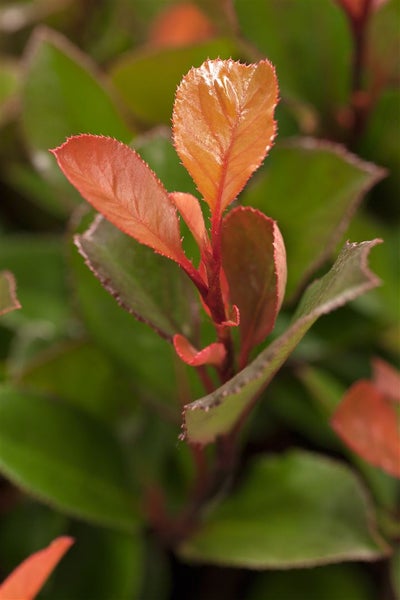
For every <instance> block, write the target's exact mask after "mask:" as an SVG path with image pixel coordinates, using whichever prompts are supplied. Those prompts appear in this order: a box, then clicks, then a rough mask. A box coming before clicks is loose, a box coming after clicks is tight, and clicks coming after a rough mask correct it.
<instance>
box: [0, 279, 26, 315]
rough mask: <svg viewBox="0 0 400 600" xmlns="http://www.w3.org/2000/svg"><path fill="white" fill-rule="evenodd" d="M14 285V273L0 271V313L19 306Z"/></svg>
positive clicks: (2, 313)
mask: <svg viewBox="0 0 400 600" xmlns="http://www.w3.org/2000/svg"><path fill="white" fill-rule="evenodd" d="M16 287H17V286H16V283H15V278H14V275H13V274H12V273H10V272H9V271H0V315H4V314H5V313H8V312H10V311H12V310H16V309H18V308H21V305H20V303H19V301H18V298H17V290H16Z"/></svg>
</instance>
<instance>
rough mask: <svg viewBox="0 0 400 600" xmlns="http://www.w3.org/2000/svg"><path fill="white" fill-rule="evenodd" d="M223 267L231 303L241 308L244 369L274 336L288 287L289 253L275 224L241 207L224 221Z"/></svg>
mask: <svg viewBox="0 0 400 600" xmlns="http://www.w3.org/2000/svg"><path fill="white" fill-rule="evenodd" d="M222 264H223V267H224V271H225V274H226V277H227V279H228V283H229V291H230V299H231V301H232V303H233V304H236V306H237V307H238V308H239V312H240V335H241V356H240V362H241V366H244V365H245V364H246V362H247V357H248V355H249V352H250V350H251V349H252V348H253V347H254V346H255V345H257V344H259V343H260V342H262V341H263V340H264V338H265V337H266V336H267V335H268V334H269V333H270V332H271V330H272V329H273V327H274V324H275V319H276V316H277V313H278V311H279V309H280V306H281V304H282V300H283V296H284V293H285V285H286V252H285V246H284V243H283V238H282V236H281V233H280V231H279V228H278V225H277V224H276V222H275V221H273V220H272V219H270V218H269V217H266V216H265V215H264V214H263V213H261V212H260V211H258V210H255V209H253V208H245V207H241V206H240V207H238V208H236V209H234V210H232V211H231V212H229V213H228V215H227V216H226V217H225V219H224V220H223V225H222Z"/></svg>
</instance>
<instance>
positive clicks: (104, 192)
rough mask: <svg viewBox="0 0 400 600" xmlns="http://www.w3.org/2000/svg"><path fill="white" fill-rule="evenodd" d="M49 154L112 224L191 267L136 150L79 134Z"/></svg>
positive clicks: (168, 208) (171, 210) (171, 212)
mask: <svg viewBox="0 0 400 600" xmlns="http://www.w3.org/2000/svg"><path fill="white" fill-rule="evenodd" d="M52 152H53V154H54V155H55V157H56V159H57V162H58V164H59V166H60V168H61V170H62V171H63V173H64V175H65V176H66V177H67V179H69V181H70V182H71V183H72V185H74V186H75V187H76V188H77V190H78V191H79V192H80V193H81V194H82V196H83V197H84V198H85V199H86V200H87V201H88V202H89V203H90V204H91V205H92V206H93V207H94V208H95V209H96V210H98V211H99V212H100V213H102V215H104V217H105V218H106V219H108V220H109V221H110V222H111V223H113V225H115V226H116V227H118V229H120V230H121V231H123V232H124V233H126V234H128V235H130V236H131V237H133V238H135V239H136V240H137V241H138V242H140V243H142V244H145V245H146V246H150V248H153V250H155V251H156V252H158V253H160V254H163V255H164V256H167V257H168V258H171V259H172V260H175V261H176V262H178V263H180V264H182V265H183V264H184V263H187V262H189V261H188V259H187V258H186V257H185V255H184V253H183V249H182V245H181V239H180V232H179V221H178V216H177V214H176V210H175V207H174V206H173V204H172V202H171V200H170V199H169V197H168V193H167V191H166V190H165V189H164V187H163V185H162V184H161V182H160V181H159V180H158V179H157V177H156V175H155V174H154V173H153V171H152V170H151V169H150V167H149V166H148V165H147V164H146V163H145V162H144V161H143V160H142V159H141V158H140V156H139V155H138V154H137V153H136V152H134V150H131V148H129V147H128V146H125V144H122V143H120V142H118V141H116V140H114V139H112V138H108V137H102V136H96V135H79V136H76V137H71V138H69V139H68V140H67V141H66V142H65V143H64V144H63V145H62V146H60V147H59V148H56V149H55V150H52Z"/></svg>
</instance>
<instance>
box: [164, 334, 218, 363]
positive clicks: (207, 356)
mask: <svg viewBox="0 0 400 600" xmlns="http://www.w3.org/2000/svg"><path fill="white" fill-rule="evenodd" d="M173 342H174V347H175V351H176V353H177V355H178V356H179V358H180V359H181V360H183V362H185V363H186V364H187V365H190V366H191V367H200V366H201V365H215V366H217V367H220V366H221V365H222V363H223V362H224V360H225V356H226V350H225V347H224V345H223V344H221V343H220V342H214V343H213V344H210V345H209V346H206V348H203V349H202V350H196V348H194V347H193V346H192V344H191V343H190V342H189V341H188V340H187V339H186V338H185V337H184V336H183V335H180V334H179V333H177V334H176V335H174V338H173Z"/></svg>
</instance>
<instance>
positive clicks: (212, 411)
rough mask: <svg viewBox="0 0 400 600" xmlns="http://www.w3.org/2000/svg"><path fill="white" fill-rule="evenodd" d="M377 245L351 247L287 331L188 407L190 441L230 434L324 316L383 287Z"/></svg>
mask: <svg viewBox="0 0 400 600" xmlns="http://www.w3.org/2000/svg"><path fill="white" fill-rule="evenodd" d="M379 242H380V240H373V241H371V242H362V243H360V244H349V243H347V244H346V245H345V247H344V248H343V250H342V251H341V253H340V255H339V257H338V259H337V261H336V263H335V264H334V265H333V267H332V269H331V270H330V271H329V273H327V274H326V275H325V276H324V277H323V278H322V279H319V280H317V281H314V283H312V284H311V285H310V286H309V287H308V288H307V290H306V292H305V294H304V296H303V298H302V300H301V302H300V305H299V308H298V310H297V311H296V314H295V316H294V318H293V323H292V325H291V326H290V327H289V328H288V329H287V330H286V332H285V333H284V334H283V335H281V336H280V337H279V338H277V339H276V340H275V341H274V342H273V343H272V344H271V345H270V346H268V348H266V349H265V350H264V351H263V352H261V354H259V355H258V357H257V358H256V359H255V360H254V361H253V362H252V363H250V364H249V365H248V366H247V367H246V368H245V369H243V371H240V372H239V373H238V374H237V375H235V377H233V378H232V379H230V380H229V381H228V382H227V383H225V384H224V385H223V386H221V387H220V388H218V389H217V390H216V391H215V392H213V393H212V394H209V395H208V396H205V397H204V398H201V399H200V400H196V401H195V402H192V403H191V404H188V405H186V406H185V407H184V420H185V433H186V436H187V438H188V439H189V440H190V441H191V442H195V443H199V444H208V443H210V442H213V441H214V440H215V439H216V438H217V437H218V436H221V435H224V434H226V433H228V432H229V431H231V429H232V428H233V427H234V426H235V424H236V423H237V421H238V419H239V418H240V417H241V416H242V415H243V414H244V413H246V412H247V411H249V410H250V408H251V407H252V406H253V404H254V402H255V399H256V398H257V395H258V394H259V393H260V392H261V391H262V390H263V388H264V387H265V386H266V385H267V384H268V382H269V381H270V379H271V378H272V377H273V375H274V374H275V373H276V371H277V370H278V369H279V368H280V367H281V366H282V364H283V363H284V362H285V360H286V359H287V357H288V356H289V354H290V353H291V352H292V350H294V348H295V347H296V346H297V344H298V343H299V342H300V340H301V339H302V337H303V336H304V334H305V333H306V332H307V330H308V329H309V328H310V327H311V325H312V324H313V323H315V321H316V320H317V319H318V318H319V317H320V316H321V315H323V314H326V313H329V312H331V311H332V310H334V309H336V308H338V307H340V306H342V305H343V304H345V303H346V302H349V301H350V300H353V299H354V298H357V296H359V295H360V294H363V293H364V292H366V291H368V290H370V289H372V288H374V287H376V286H377V285H379V280H378V278H377V277H375V276H374V275H373V273H371V272H370V271H369V269H368V267H367V256H368V253H369V251H370V249H371V248H372V247H373V246H375V245H376V244H378V243H379Z"/></svg>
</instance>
